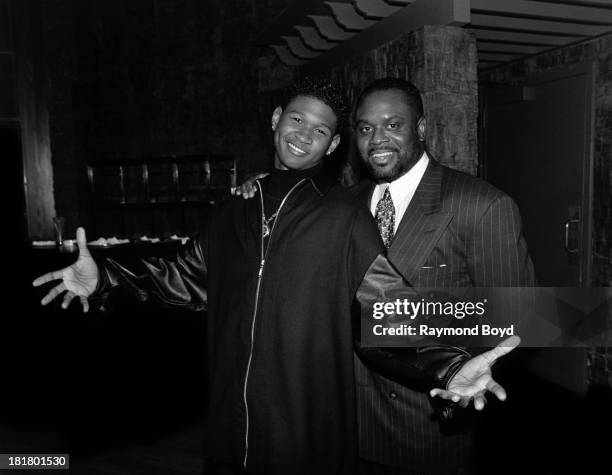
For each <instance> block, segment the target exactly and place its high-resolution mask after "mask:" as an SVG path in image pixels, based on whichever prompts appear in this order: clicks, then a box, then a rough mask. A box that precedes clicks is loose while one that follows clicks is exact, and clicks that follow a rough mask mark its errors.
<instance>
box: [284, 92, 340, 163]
mask: <svg viewBox="0 0 612 475" xmlns="http://www.w3.org/2000/svg"><path fill="white" fill-rule="evenodd" d="M336 123H337V118H336V114H335V113H334V111H332V109H331V108H330V107H329V106H328V105H327V104H325V103H324V102H322V101H320V100H319V99H315V98H313V97H308V96H297V97H295V98H294V99H293V100H292V101H291V102H290V103H289V104H287V107H286V108H285V110H283V109H282V108H281V107H277V108H276V109H275V110H274V113H273V114H272V130H274V149H275V153H274V167H275V168H278V169H280V170H306V169H307V168H312V167H314V166H315V165H317V164H318V163H320V162H321V160H323V158H324V157H325V154H330V153H332V152H333V151H334V149H335V148H336V147H337V146H338V143H339V142H340V136H339V135H337V134H336V133H335V132H336V125H337V124H336Z"/></svg>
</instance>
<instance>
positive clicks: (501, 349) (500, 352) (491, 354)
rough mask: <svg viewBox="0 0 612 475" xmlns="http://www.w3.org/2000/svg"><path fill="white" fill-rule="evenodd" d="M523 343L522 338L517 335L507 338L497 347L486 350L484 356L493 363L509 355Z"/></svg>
mask: <svg viewBox="0 0 612 475" xmlns="http://www.w3.org/2000/svg"><path fill="white" fill-rule="evenodd" d="M520 343H521V338H520V337H519V336H517V335H515V336H511V337H510V338H506V339H505V340H504V341H502V342H501V343H499V344H498V345H497V346H496V347H495V348H493V349H492V350H489V351H485V352H484V353H483V354H482V356H483V357H484V358H485V359H486V360H487V361H488V362H489V364H490V365H492V364H493V363H494V362H495V360H497V359H499V358H501V357H502V356H504V355H507V354H508V353H510V352H511V351H512V350H514V349H515V348H516V347H517V346H518V345H519V344H520Z"/></svg>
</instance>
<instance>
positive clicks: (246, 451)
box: [242, 178, 306, 470]
mask: <svg viewBox="0 0 612 475" xmlns="http://www.w3.org/2000/svg"><path fill="white" fill-rule="evenodd" d="M255 181H256V183H257V187H258V188H259V199H260V200H261V240H260V245H261V248H260V255H261V261H260V263H259V271H258V272H257V287H256V288H255V305H254V306H253V320H252V321H251V349H250V351H249V359H248V361H247V369H246V373H245V375H244V389H243V392H242V397H243V399H244V409H245V411H246V429H245V432H244V459H243V460H242V466H243V467H244V469H245V470H246V468H247V459H248V455H249V404H248V402H247V384H248V381H249V373H250V371H251V361H252V359H253V346H254V344H255V319H256V317H257V308H258V304H259V290H260V288H261V276H262V275H263V271H264V265H265V263H266V259H267V257H268V252H269V251H270V240H271V239H272V233H273V232H274V228H275V227H276V223H277V222H278V220H279V218H280V212H281V210H282V209H283V206H284V204H285V202H286V201H287V198H289V195H291V193H293V191H294V190H295V189H296V188H297V187H298V186H300V185H301V184H302V183H304V182H305V181H306V179H304V178H303V179H301V180H300V181H298V182H297V183H296V184H295V185H293V187H292V188H291V189H290V190H289V191H288V192H287V194H286V195H285V197H284V198H283V201H281V204H280V206H279V207H278V211H277V215H276V219H275V220H274V223H272V228H270V234H269V235H268V248H267V249H266V251H265V254H264V218H265V214H264V201H263V188H262V186H261V183H260V182H259V180H255Z"/></svg>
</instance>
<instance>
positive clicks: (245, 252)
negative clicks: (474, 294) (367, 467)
mask: <svg viewBox="0 0 612 475" xmlns="http://www.w3.org/2000/svg"><path fill="white" fill-rule="evenodd" d="M260 186H263V187H265V180H263V182H262V183H261V184H260ZM261 195H262V193H259V197H261ZM261 210H262V202H261V199H260V198H258V199H253V200H243V199H242V198H232V199H229V200H227V201H225V202H223V203H221V204H220V205H219V206H218V207H216V209H215V210H214V212H213V213H212V216H211V219H210V222H209V225H208V227H207V231H206V232H205V233H204V234H203V238H202V239H201V240H200V241H199V242H195V243H194V244H193V245H192V246H191V247H189V248H187V249H185V250H184V251H183V253H182V255H181V256H179V257H178V258H177V259H176V261H173V262H169V261H166V260H161V259H156V260H151V261H149V262H143V263H141V265H140V267H139V268H138V269H136V270H132V271H128V270H127V269H126V268H124V267H122V266H121V265H119V264H118V263H116V262H113V261H108V262H107V263H106V264H105V266H104V269H105V272H104V276H105V277H104V278H105V281H106V282H107V284H108V285H107V286H114V285H117V284H122V287H123V288H128V289H132V291H133V293H134V294H135V295H137V296H138V297H139V298H140V299H142V300H147V299H150V298H152V299H154V300H157V301H159V302H161V303H164V304H167V305H180V306H184V307H190V308H193V309H196V310H197V309H202V308H203V307H204V305H205V300H206V299H207V300H208V315H207V328H208V338H209V364H210V375H209V378H210V386H211V394H210V407H209V414H208V418H207V428H206V431H207V432H206V444H205V447H206V449H207V451H208V454H207V455H208V457H210V458H212V459H214V460H216V461H220V462H228V463H234V464H237V463H240V464H243V465H244V466H245V467H246V468H247V469H248V470H249V471H253V472H258V473H315V472H316V471H320V472H323V473H347V474H348V473H354V471H355V467H354V462H355V459H356V452H357V427H356V407H355V383H354V375H353V334H352V328H353V326H352V322H351V318H352V314H351V306H352V304H353V302H354V298H355V294H356V291H357V289H358V287H359V285H360V283H361V282H362V279H363V277H364V275H365V274H366V272H367V271H368V269H369V268H370V270H372V269H374V270H375V272H377V273H380V274H381V275H383V274H384V275H392V277H391V278H390V279H391V280H389V279H387V280H386V282H388V283H389V282H391V283H392V285H402V284H401V283H402V278H401V276H400V275H399V274H398V273H396V272H395V271H394V270H393V269H392V268H391V266H390V265H389V264H388V261H386V259H385V258H383V257H382V256H380V254H381V252H383V247H382V243H381V241H380V237H379V235H378V230H377V228H376V225H375V224H374V221H373V220H372V217H371V215H370V214H369V211H368V210H367V208H366V207H365V206H363V205H362V204H359V203H358V202H357V201H356V200H355V199H354V197H353V196H352V195H351V193H350V192H349V191H347V190H345V189H343V188H342V187H341V186H339V185H338V184H336V183H334V181H333V180H331V179H330V178H328V177H327V175H325V174H324V173H321V174H319V175H317V176H316V177H315V178H312V179H306V180H302V181H301V182H300V183H298V184H297V185H296V186H295V187H294V188H293V189H292V190H291V191H290V192H289V193H288V194H287V196H286V197H285V199H284V200H283V203H282V205H281V209H280V211H279V213H278V216H277V218H276V220H275V223H274V225H273V227H272V231H271V235H270V237H269V240H268V246H267V249H266V250H265V252H264V251H263V242H262V241H263V240H262V212H261ZM377 256H378V257H377ZM206 282H207V284H206ZM378 287H379V288H378V289H377V288H376V281H375V280H374V281H373V280H372V279H369V280H368V284H367V285H366V288H365V289H364V288H362V289H361V291H360V294H361V295H362V299H363V300H369V303H371V302H372V300H376V299H381V298H382V295H381V293H380V291H381V289H380V285H379V286H378ZM205 289H206V290H205ZM362 304H363V305H367V303H365V302H362ZM358 349H359V347H358ZM408 353H410V354H412V355H414V354H415V352H414V351H411V352H410V351H409V352H408ZM366 354H369V355H370V356H371V359H372V360H374V361H375V360H376V358H377V357H380V354H377V352H376V351H366ZM427 357H429V356H426V358H427ZM429 358H430V359H428V360H426V359H423V360H422V361H419V362H418V364H413V363H414V362H415V360H411V361H408V360H406V364H404V365H403V366H401V365H400V366H401V368H400V369H401V370H402V371H403V372H404V373H405V374H406V375H407V376H406V378H407V380H409V378H410V376H408V375H410V374H412V375H414V377H415V378H423V377H426V378H428V381H431V385H436V382H437V383H438V384H444V381H446V379H445V378H447V377H448V374H450V372H452V371H454V370H456V368H457V367H458V366H457V365H458V363H460V361H462V358H463V355H459V356H458V355H452V356H451V357H450V358H449V357H448V355H445V356H444V359H443V360H441V359H436V358H435V357H434V356H432V357H429ZM382 359H384V358H382ZM394 370H395V371H398V367H397V365H395V367H394ZM426 373H427V374H426Z"/></svg>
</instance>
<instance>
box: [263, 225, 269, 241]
mask: <svg viewBox="0 0 612 475" xmlns="http://www.w3.org/2000/svg"><path fill="white" fill-rule="evenodd" d="M269 235H270V226H268V223H266V222H265V221H264V223H263V237H265V238H266V237H268V236H269Z"/></svg>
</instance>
